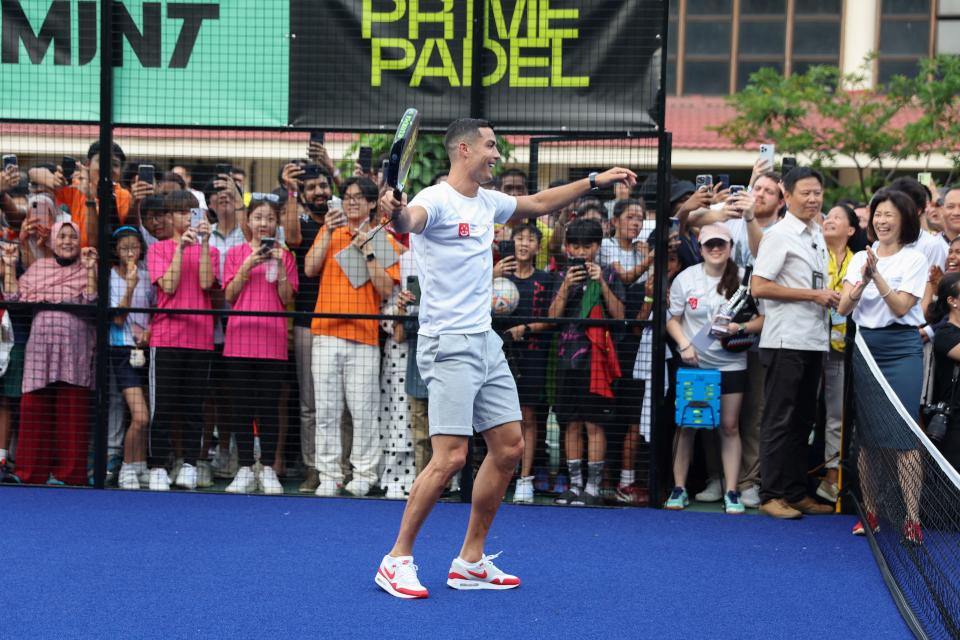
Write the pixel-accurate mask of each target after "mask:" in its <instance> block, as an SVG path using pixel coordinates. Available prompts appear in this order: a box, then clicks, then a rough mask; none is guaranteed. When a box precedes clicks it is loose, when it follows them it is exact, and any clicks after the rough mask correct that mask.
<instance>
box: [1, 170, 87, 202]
mask: <svg viewBox="0 0 960 640" xmlns="http://www.w3.org/2000/svg"><path fill="white" fill-rule="evenodd" d="M27 175H28V176H29V177H30V182H32V183H34V184H35V185H37V186H39V187H41V188H43V189H44V190H46V191H49V192H50V193H53V192H54V191H56V190H57V189H59V188H60V187H62V186H64V184H66V183H65V181H64V179H63V174H62V173H60V172H59V171H58V172H54V171H50V170H49V169H47V168H46V167H34V168H33V169H30V171H28V172H27ZM17 181H18V182H19V175H18V178H17ZM91 197H92V196H91Z"/></svg>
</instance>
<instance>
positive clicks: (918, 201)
mask: <svg viewBox="0 0 960 640" xmlns="http://www.w3.org/2000/svg"><path fill="white" fill-rule="evenodd" d="M887 188H888V189H893V190H894V191H902V192H903V193H905V194H907V195H908V196H910V199H911V200H913V204H915V205H916V206H917V211H923V210H924V209H926V208H927V203H928V202H930V192H929V191H927V188H926V187H924V186H923V185H922V184H920V183H919V182H917V181H916V180H915V179H913V178H911V177H909V176H901V177H899V178H897V179H896V180H894V181H893V182H891V183H890V184H889V185H888V186H887Z"/></svg>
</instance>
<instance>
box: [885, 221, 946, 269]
mask: <svg viewBox="0 0 960 640" xmlns="http://www.w3.org/2000/svg"><path fill="white" fill-rule="evenodd" d="M874 248H876V247H874ZM905 248H907V249H916V250H917V251H919V252H920V253H922V254H923V255H924V257H925V258H926V259H927V266H928V267H932V266H934V265H936V266H938V267H940V268H941V269H943V268H944V267H945V266H946V265H947V249H948V248H949V247H948V246H947V243H945V242H944V241H943V239H942V236H940V235H933V234H932V233H927V232H926V231H924V230H923V229H921V230H920V235H919V236H918V237H917V241H916V242H913V243H911V244H908V245H906V247H905Z"/></svg>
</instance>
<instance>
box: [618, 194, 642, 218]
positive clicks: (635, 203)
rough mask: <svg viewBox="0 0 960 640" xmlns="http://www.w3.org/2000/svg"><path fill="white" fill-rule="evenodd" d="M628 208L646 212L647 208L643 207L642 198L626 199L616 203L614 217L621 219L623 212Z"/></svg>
mask: <svg viewBox="0 0 960 640" xmlns="http://www.w3.org/2000/svg"><path fill="white" fill-rule="evenodd" d="M627 207H640V211H646V207H644V206H643V200H641V199H640V198H624V199H623V200H617V201H616V202H615V203H614V205H613V217H614V218H619V217H620V216H622V215H623V212H624V211H626V210H627Z"/></svg>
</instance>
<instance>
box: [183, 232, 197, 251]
mask: <svg viewBox="0 0 960 640" xmlns="http://www.w3.org/2000/svg"><path fill="white" fill-rule="evenodd" d="M195 244H197V232H196V230H195V229H193V228H190V229H187V230H186V231H184V232H183V234H182V235H181V236H180V246H181V247H182V248H186V247H189V246H191V245H195Z"/></svg>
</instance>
